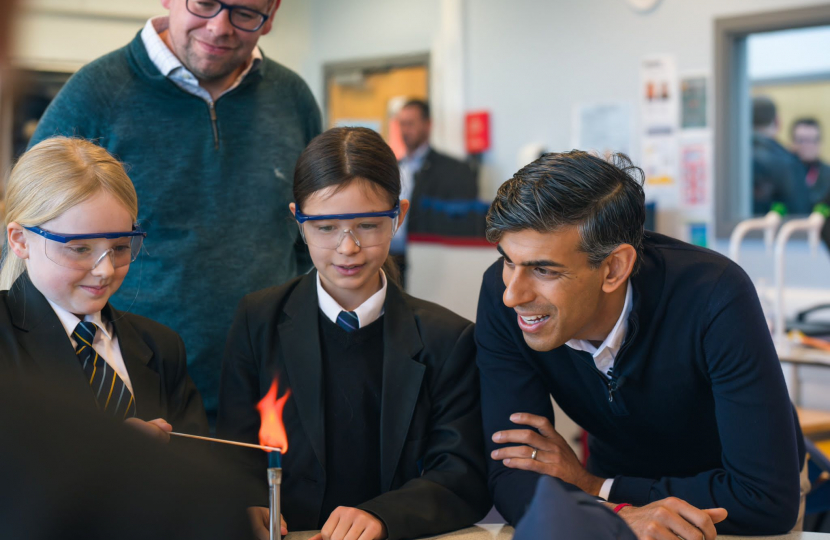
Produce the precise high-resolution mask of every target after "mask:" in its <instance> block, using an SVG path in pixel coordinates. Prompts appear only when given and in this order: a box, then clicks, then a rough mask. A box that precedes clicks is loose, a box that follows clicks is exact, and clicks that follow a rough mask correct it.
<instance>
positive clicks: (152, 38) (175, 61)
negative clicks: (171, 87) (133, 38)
mask: <svg viewBox="0 0 830 540" xmlns="http://www.w3.org/2000/svg"><path fill="white" fill-rule="evenodd" d="M169 25H170V18H169V17H167V16H159V17H153V18H151V19H148V20H147V22H146V23H145V25H144V28H143V29H142V30H141V41H142V42H143V43H144V48H145V49H147V55H148V56H149V57H150V60H151V61H152V62H153V64H154V65H155V66H156V67H157V68H158V70H159V71H160V72H161V74H162V75H164V76H165V77H168V78H170V79H171V80H173V82H175V83H176V84H177V85H178V86H179V87H181V88H183V89H184V90H186V91H188V92H190V93H192V94H196V95H198V96H199V97H204V96H203V95H202V92H205V93H206V91H205V90H204V89H203V88H202V87H201V86H200V85H199V80H198V79H197V78H196V76H195V75H193V73H191V72H190V70H188V69H187V68H186V67H185V66H184V64H182V62H181V60H179V58H178V57H177V56H176V55H175V54H173V51H171V50H170V48H169V47H167V44H166V43H165V42H164V40H163V39H161V36H160V35H159V34H160V33H162V32H164V31H165V30H167V28H168V26H169ZM261 62H262V51H260V50H259V47H254V50H253V51H252V52H251V58H250V60H249V62H248V65H247V67H246V68H245V69H244V70H243V71H242V73H240V74H239V77H237V78H236V80H235V81H234V83H233V84H232V85H231V86H230V88H228V89H227V90H225V92H223V93H227V92H229V91H231V90H233V89H234V88H236V87H237V86H239V83H241V82H242V80H243V79H244V78H245V77H246V76H247V75H248V73H250V72H251V71H253V70H254V69H257V68H258V67H259V64H260V63H261ZM191 88H192V89H193V90H195V89H199V90H201V91H202V92H198V91H193V90H191ZM209 96H210V94H208V97H209Z"/></svg>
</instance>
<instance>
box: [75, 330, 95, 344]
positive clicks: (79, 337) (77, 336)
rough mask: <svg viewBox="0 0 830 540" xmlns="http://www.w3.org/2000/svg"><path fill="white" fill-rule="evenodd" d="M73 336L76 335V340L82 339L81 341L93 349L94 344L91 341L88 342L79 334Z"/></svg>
mask: <svg viewBox="0 0 830 540" xmlns="http://www.w3.org/2000/svg"><path fill="white" fill-rule="evenodd" d="M72 335H74V336H75V337H76V338H78V339H80V340H81V341H83V342H84V343H86V344H87V345H88V346H90V347H92V344H91V343H90V342H89V341H87V340H85V339H84V338H82V337H81V336H80V335H79V334H78V332H73V334H72Z"/></svg>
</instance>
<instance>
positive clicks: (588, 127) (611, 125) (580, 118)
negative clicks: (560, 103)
mask: <svg viewBox="0 0 830 540" xmlns="http://www.w3.org/2000/svg"><path fill="white" fill-rule="evenodd" d="M631 133H632V126H631V104H630V103H628V102H606V103H590V104H589V103H582V104H577V105H575V106H574V108H573V114H572V126H571V134H572V141H571V146H573V147H574V148H578V149H580V150H585V151H589V152H595V153H596V154H597V155H600V156H605V155H608V154H612V153H616V152H622V153H623V154H626V155H628V156H630V155H631V152H632V149H633V148H632V144H631Z"/></svg>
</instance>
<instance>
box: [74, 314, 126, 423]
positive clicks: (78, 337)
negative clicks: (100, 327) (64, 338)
mask: <svg viewBox="0 0 830 540" xmlns="http://www.w3.org/2000/svg"><path fill="white" fill-rule="evenodd" d="M96 330H97V327H96V326H95V323H93V322H90V321H81V322H80V323H78V326H76V327H75V332H74V334H73V336H74V337H75V341H76V342H77V344H78V345H77V346H76V347H75V355H77V357H78V361H79V362H80V363H81V366H82V367H83V369H84V373H85V374H86V376H87V379H88V380H89V385H90V387H91V388H92V392H93V393H94V394H95V401H96V402H97V403H98V408H99V409H100V410H102V411H104V412H106V413H108V414H111V415H113V416H118V417H119V418H129V417H131V416H135V399H134V398H133V394H132V392H130V389H129V388H127V386H126V385H125V384H124V381H123V380H121V377H119V376H118V374H117V373H116V372H115V370H114V369H112V367H111V366H110V365H108V364H107V362H106V360H104V359H103V358H102V357H101V356H100V355H99V354H98V352H97V351H96V350H95V349H93V348H92V342H93V340H94V339H95V331H96Z"/></svg>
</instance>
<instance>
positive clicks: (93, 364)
mask: <svg viewBox="0 0 830 540" xmlns="http://www.w3.org/2000/svg"><path fill="white" fill-rule="evenodd" d="M97 370H98V353H97V352H96V353H95V360H94V361H93V362H92V377H90V378H89V384H92V379H94V378H95V372H96V371H97Z"/></svg>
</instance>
